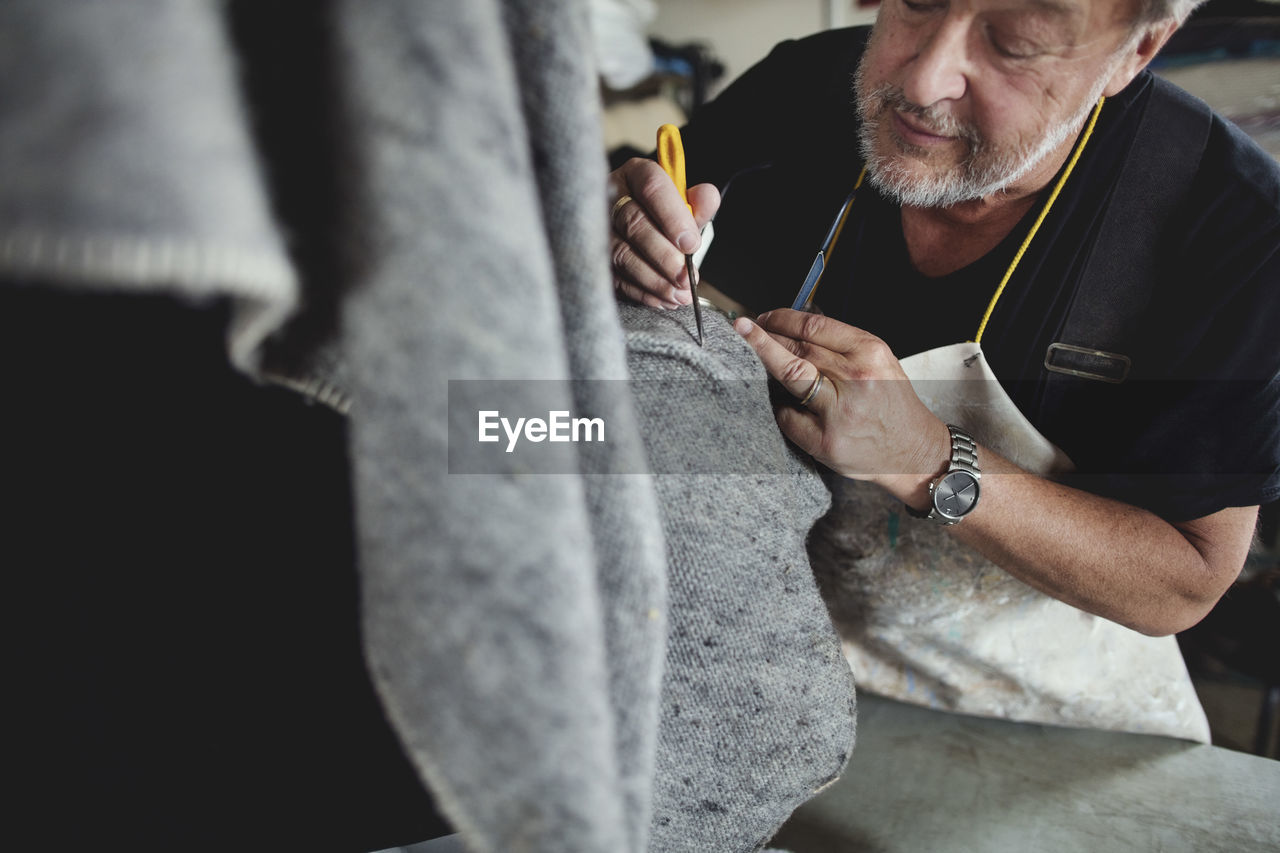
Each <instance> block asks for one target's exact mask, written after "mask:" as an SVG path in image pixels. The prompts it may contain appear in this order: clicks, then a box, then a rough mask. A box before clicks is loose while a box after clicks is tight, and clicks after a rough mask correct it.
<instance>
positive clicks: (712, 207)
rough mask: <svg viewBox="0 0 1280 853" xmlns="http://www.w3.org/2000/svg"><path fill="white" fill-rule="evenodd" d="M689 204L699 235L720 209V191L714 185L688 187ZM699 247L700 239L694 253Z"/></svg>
mask: <svg viewBox="0 0 1280 853" xmlns="http://www.w3.org/2000/svg"><path fill="white" fill-rule="evenodd" d="M689 204H691V205H693V219H694V222H695V223H696V224H697V226H698V232H699V234H701V232H702V229H704V228H706V227H707V223H708V222H710V221H711V220H712V219H714V218H715V215H716V211H718V210H719V209H720V190H718V189H717V188H716V186H715V185H714V184H698V185H696V186H692V187H689ZM701 245H702V243H701V238H699V243H698V246H697V247H695V248H694V251H695V252H696V251H698V249H699V248H701Z"/></svg>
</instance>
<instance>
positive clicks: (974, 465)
mask: <svg viewBox="0 0 1280 853" xmlns="http://www.w3.org/2000/svg"><path fill="white" fill-rule="evenodd" d="M947 432H949V433H950V434H951V458H950V460H949V461H948V464H947V468H946V470H945V471H943V472H942V473H941V474H939V475H938V476H937V477H936V478H934V480H933V481H932V482H931V483H929V510H928V511H927V512H921V511H919V510H917V509H913V508H912V507H911V506H910V505H906V504H904V506H906V509H907V512H908V514H910V515H912V516H914V517H916V518H925V519H928V520H929V521H934V522H937V523H938V524H943V525H952V524H959V523H960V522H961V521H963V520H964V518H965V516H967V515H968V514H969V513H970V512H972V511H973V507H974V506H976V505H977V497H976V496H975V497H974V499H973V502H972V503H971V504H970V505H969V506H968V508H967V509H966V510H965V511H964V514H963V515H961V516H959V517H958V518H952V517H949V516H946V515H943V514H942V513H940V512H938V507H937V504H936V502H935V498H934V492H935V490H936V489H937V488H938V484H939V483H941V482H942V481H943V480H945V479H946V478H947V475H949V474H952V473H954V472H956V471H963V472H965V473H966V474H969V475H971V476H972V477H973V479H974V481H975V484H976V481H978V480H980V479H981V478H982V472H981V470H980V469H979V468H978V444H977V442H975V441H974V440H973V437H972V436H970V435H969V434H968V433H967V432H965V431H964V430H962V429H960V427H958V426H956V425H954V424H947Z"/></svg>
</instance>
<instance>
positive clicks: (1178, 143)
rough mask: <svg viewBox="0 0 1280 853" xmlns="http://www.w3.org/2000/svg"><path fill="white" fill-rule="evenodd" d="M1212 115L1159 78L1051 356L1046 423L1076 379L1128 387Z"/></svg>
mask: <svg viewBox="0 0 1280 853" xmlns="http://www.w3.org/2000/svg"><path fill="white" fill-rule="evenodd" d="M1212 121H1213V112H1212V111H1211V110H1210V109H1209V106H1208V105H1207V104H1205V103H1204V102H1203V101H1201V100H1200V99H1199V98H1196V97H1194V96H1192V95H1190V94H1188V93H1186V92H1184V91H1182V90H1181V89H1179V88H1177V87H1176V86H1174V85H1172V84H1171V83H1168V82H1167V81H1165V80H1163V79H1161V78H1160V77H1155V76H1153V77H1152V91H1151V95H1150V97H1149V98H1148V100H1147V105H1146V109H1145V110H1144V112H1143V115H1142V118H1141V119H1140V121H1139V124H1138V130H1137V132H1136V134H1135V135H1134V139H1133V143H1132V144H1131V146H1130V148H1129V155H1128V156H1127V162H1126V163H1125V165H1124V166H1123V168H1122V171H1121V174H1120V178H1119V180H1118V181H1117V182H1116V187H1115V191H1114V192H1113V194H1112V196H1111V198H1112V201H1111V204H1110V206H1109V207H1108V209H1107V212H1106V214H1105V215H1104V217H1103V221H1102V230H1101V233H1100V234H1099V236H1098V239H1097V240H1096V241H1095V243H1094V246H1093V250H1092V252H1091V253H1090V255H1089V259H1088V260H1087V261H1086V263H1085V268H1084V272H1083V274H1082V275H1081V277H1080V281H1079V283H1078V284H1077V285H1076V292H1075V294H1074V296H1073V297H1072V301H1071V306H1070V307H1069V308H1068V309H1067V316H1066V318H1065V319H1064V321H1063V325H1062V330H1061V332H1060V333H1059V336H1058V339H1057V340H1056V341H1055V342H1054V343H1053V344H1051V345H1050V346H1049V349H1048V351H1047V352H1046V353H1045V361H1044V365H1045V368H1046V370H1047V378H1046V382H1045V387H1044V392H1043V396H1042V398H1041V403H1040V420H1039V422H1041V423H1043V422H1044V420H1043V419H1044V418H1045V417H1047V416H1052V414H1053V413H1054V412H1056V411H1058V410H1059V407H1060V406H1061V405H1062V402H1063V395H1064V393H1065V392H1066V391H1067V389H1068V388H1069V387H1070V386H1071V384H1072V382H1073V381H1079V380H1078V379H1075V380H1073V379H1072V377H1084V378H1087V379H1096V380H1101V381H1104V382H1115V383H1118V382H1123V381H1124V380H1125V379H1126V378H1127V377H1128V373H1129V366H1130V360H1129V357H1128V356H1127V355H1125V354H1124V353H1125V351H1126V349H1128V348H1129V345H1130V343H1131V342H1132V341H1133V340H1134V338H1135V335H1134V330H1135V327H1136V325H1137V322H1138V320H1139V318H1140V317H1141V315H1142V313H1143V312H1144V311H1145V310H1146V308H1147V306H1148V304H1149V303H1150V301H1151V293H1152V291H1153V290H1154V288H1155V286H1156V281H1157V279H1158V278H1160V277H1161V276H1162V275H1163V274H1164V271H1165V270H1166V269H1167V267H1166V266H1165V265H1164V264H1162V263H1161V262H1160V253H1161V250H1162V248H1165V246H1166V245H1167V244H1165V243H1164V242H1163V240H1164V239H1166V238H1167V236H1168V226H1169V223H1170V222H1171V221H1172V219H1173V217H1174V215H1175V213H1176V212H1177V211H1178V210H1179V208H1181V207H1182V205H1183V203H1184V202H1185V200H1186V198H1187V195H1188V192H1189V190H1190V187H1191V182H1192V180H1193V179H1194V177H1195V174H1196V171H1197V169H1198V168H1199V165H1200V160H1201V157H1202V156H1203V154H1204V149H1205V143H1206V141H1207V140H1208V136H1209V128H1210V126H1211V124H1212Z"/></svg>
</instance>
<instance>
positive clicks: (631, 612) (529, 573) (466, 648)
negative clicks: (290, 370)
mask: <svg viewBox="0 0 1280 853" xmlns="http://www.w3.org/2000/svg"><path fill="white" fill-rule="evenodd" d="M543 5H546V4H537V3H532V2H515V0H513V2H507V3H498V2H493V0H489V1H488V2H475V0H466V2H462V0H456V2H446V3H429V4H423V3H420V2H417V0H388V2H381V3H377V4H370V3H368V2H364V1H363V0H361V2H355V0H350V2H341V3H338V4H337V7H336V8H337V14H338V17H337V21H336V27H335V30H336V32H337V33H338V34H339V49H340V51H341V56H342V58H343V60H344V62H345V65H346V67H347V68H349V75H348V76H347V77H346V80H345V82H346V86H347V89H346V92H345V97H344V102H345V104H346V105H347V106H348V108H349V110H350V113H349V116H348V120H349V124H348V125H347V129H348V134H349V135H348V150H349V152H350V157H351V158H352V165H353V167H354V168H355V169H356V170H357V171H358V173H359V174H360V175H361V176H362V178H363V181H362V184H361V186H360V188H359V189H360V192H359V194H358V195H356V197H355V198H353V199H351V208H350V210H349V215H350V222H351V227H352V233H351V234H350V235H349V236H350V239H351V240H353V241H354V245H355V246H358V247H363V252H364V258H365V263H363V264H357V268H359V269H361V270H362V272H363V274H362V275H361V277H360V280H359V281H357V282H353V284H354V287H353V288H352V290H351V294H350V297H349V299H348V300H347V303H346V305H345V306H344V311H343V326H342V331H343V335H344V340H343V344H344V347H345V351H346V355H347V357H348V361H349V369H350V371H351V374H352V380H351V382H352V395H353V408H352V438H353V442H352V447H353V461H354V468H355V470H354V476H355V491H356V498H357V517H358V519H359V533H360V545H361V551H360V557H361V563H362V574H363V579H364V584H363V594H364V608H365V626H366V637H367V643H368V650H369V656H370V660H371V663H372V667H373V675H374V678H375V682H376V683H377V685H378V686H379V688H380V689H381V692H382V696H383V698H384V701H385V702H386V705H387V708H388V711H389V713H390V715H391V717H392V719H393V720H394V721H395V722H396V723H397V724H399V727H400V731H401V734H402V736H403V738H404V741H405V745H406V747H407V749H408V751H409V754H410V756H411V757H412V758H413V759H414V761H415V762H416V763H417V765H418V766H419V768H420V769H421V770H422V772H423V773H424V775H425V777H426V779H427V781H428V782H429V783H430V785H431V787H432V789H433V791H435V792H436V793H437V795H438V797H439V799H440V803H441V806H442V809H443V811H444V812H445V814H446V815H447V816H448V817H449V818H450V819H451V820H452V821H454V823H455V824H456V825H457V827H458V829H459V830H460V831H461V833H462V835H463V837H464V839H465V840H466V842H467V844H468V846H469V847H471V848H472V849H474V850H477V851H495V852H496V851H502V853H506V851H526V850H528V851H535V850H536V851H542V850H546V851H552V850H555V851H583V853H588V851H600V850H611V851H612V850H618V851H627V850H639V849H643V847H644V838H643V835H644V832H645V830H646V829H647V827H648V812H647V802H648V799H649V797H648V793H647V781H648V779H649V777H650V773H649V772H648V771H649V761H650V760H651V759H650V758H649V755H650V754H651V744H652V737H653V730H654V725H655V723H656V719H657V717H656V707H657V699H658V691H657V687H658V683H659V682H658V672H659V670H658V667H659V666H660V664H661V648H662V642H663V637H664V623H663V621H662V619H661V614H662V613H663V612H664V611H665V598H664V593H665V588H664V577H663V566H662V562H661V558H662V552H661V538H660V531H659V528H658V523H657V506H656V503H655V502H654V498H653V495H652V492H651V491H649V490H648V488H647V484H646V483H644V482H643V481H642V482H638V483H637V482H632V481H630V480H628V479H626V478H613V477H611V478H600V479H599V480H598V482H590V480H591V479H592V478H586V479H584V478H579V477H574V476H554V477H529V476H522V475H520V474H519V473H518V472H517V471H515V470H513V471H511V472H509V473H508V474H506V475H501V476H484V477H481V476H450V475H449V474H448V468H447V458H446V457H447V431H446V429H445V427H446V422H447V418H448V408H447V402H448V388H447V380H450V379H455V380H458V379H493V378H500V379H530V380H536V379H568V378H581V379H587V378H617V377H621V376H623V375H624V370H625V361H624V351H623V348H622V341H621V332H620V329H619V326H618V322H617V318H616V315H614V314H611V313H610V312H607V311H606V310H605V309H606V307H608V306H609V302H608V300H609V298H610V290H609V279H608V269H607V266H606V258H607V252H606V245H607V244H606V230H605V229H606V223H607V210H606V208H605V203H606V202H605V199H606V191H605V170H604V168H603V163H602V159H601V155H600V153H599V151H600V149H601V143H600V138H599V131H598V127H599V118H598V115H597V113H596V110H598V106H597V99H596V98H595V97H594V96H593V95H591V93H592V92H593V90H592V89H591V86H592V85H593V77H592V70H591V66H590V64H589V56H590V49H589V46H588V44H587V42H586V39H587V38H588V27H587V25H586V19H585V7H583V6H582V5H581V4H579V3H564V4H555V5H554V7H548V8H545V9H544V8H540V6H543ZM610 311H611V309H610ZM619 384H621V383H619ZM546 387H547V384H545V383H530V384H529V392H528V393H529V395H530V399H529V401H528V402H529V403H530V405H531V406H541V407H543V408H542V410H543V411H546V410H548V409H566V410H571V409H573V408H574V405H575V401H574V400H573V399H570V398H569V394H570V392H568V391H565V392H563V397H564V398H563V399H551V400H548V399H545V398H546V396H548V395H549V394H550V392H548V391H546ZM605 402H606V403H608V404H609V405H610V409H609V412H608V420H609V424H610V430H611V435H612V436H613V437H615V438H617V437H623V436H628V435H630V436H631V440H629V441H627V440H623V441H618V442H614V443H611V447H613V448H614V450H613V452H616V453H637V454H638V453H640V452H641V445H640V443H639V441H638V434H637V433H636V428H635V420H634V416H633V415H632V413H631V411H630V410H629V401H628V400H627V399H626V398H625V397H618V398H615V399H612V400H609V401H605ZM597 452H604V451H597ZM591 464H594V463H593V462H592V460H590V459H587V460H585V461H584V470H588V471H589V470H591V468H590V467H586V466H589V465H591ZM636 464H640V463H639V462H637V463H636ZM605 524H607V525H610V526H609V527H608V528H607V529H605V528H603V527H602V525H605ZM617 530H627V531H628V533H627V539H626V540H622V539H618V540H614V541H612V542H610V541H607V540H606V539H605V536H604V534H606V533H608V534H610V535H611V534H612V533H613V532H614V531H617ZM624 548H625V550H623V549H624ZM655 613H656V614H657V618H652V614H655Z"/></svg>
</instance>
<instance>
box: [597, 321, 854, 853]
mask: <svg viewBox="0 0 1280 853" xmlns="http://www.w3.org/2000/svg"><path fill="white" fill-rule="evenodd" d="M620 310H621V313H622V318H623V326H624V328H625V329H626V330H627V342H628V348H629V354H628V358H629V363H630V365H631V372H632V376H633V378H634V379H635V380H636V381H635V382H633V383H632V384H633V386H634V388H635V389H636V390H635V394H636V399H637V406H638V408H639V410H640V416H641V421H642V424H643V426H644V429H643V433H644V436H645V441H646V444H647V446H648V447H649V452H650V454H651V457H659V456H660V457H662V459H663V460H664V461H666V462H667V463H674V464H664V465H663V466H662V470H664V471H684V470H687V471H694V470H697V471H707V472H709V473H663V474H658V475H656V476H655V477H654V478H653V479H654V483H655V486H656V488H657V492H658V498H659V501H660V503H661V505H662V507H663V516H662V517H663V525H664V530H665V534H666V539H667V554H668V572H669V581H668V583H669V586H670V600H671V604H670V613H669V616H668V626H669V628H668V638H667V667H666V672H665V674H664V678H663V694H662V717H661V722H660V724H659V736H658V755H657V772H656V775H655V782H654V786H655V787H654V825H653V830H652V835H651V840H650V849H651V850H653V851H655V853H656V851H664V853H706V851H716V853H752V851H757V850H760V849H761V848H762V847H763V846H764V845H765V844H767V843H768V841H769V839H770V838H772V837H773V835H774V834H775V833H776V832H777V830H778V829H779V827H780V826H781V825H782V823H783V822H784V821H785V820H786V819H787V818H788V817H789V816H790V815H791V812H792V811H793V810H794V809H795V808H796V807H797V806H799V805H800V804H802V803H804V802H805V801H807V800H808V799H809V798H810V797H812V796H813V795H814V794H815V793H816V792H817V791H818V790H819V789H821V788H822V787H824V786H826V785H827V784H829V783H830V782H832V781H833V780H834V779H836V778H838V777H839V775H840V774H841V773H842V772H843V770H844V768H845V766H846V763H847V762H848V760H849V756H850V754H851V753H852V750H853V746H854V739H855V732H856V713H855V712H856V701H855V694H854V690H853V680H852V675H851V673H850V671H849V667H848V665H847V664H846V663H845V661H844V656H843V655H842V654H841V648H840V641H839V638H838V636H837V635H836V632H835V628H834V627H833V625H832V623H831V619H830V617H829V616H828V613H827V610H826V607H825V605H824V604H823V601H822V598H821V596H820V595H819V592H818V588H817V583H816V581H815V579H814V577H813V574H812V572H811V570H810V566H809V561H808V557H807V555H806V553H805V548H804V543H805V538H806V536H807V534H808V531H809V529H810V528H811V527H812V525H813V523H814V521H815V520H816V519H817V518H819V517H820V516H821V515H822V514H823V513H824V512H825V511H826V510H827V508H828V506H829V505H830V500H831V496H830V493H829V492H828V491H827V489H826V487H825V485H824V484H823V481H822V478H821V477H820V476H819V474H818V473H817V471H816V470H815V469H814V467H813V463H812V462H811V461H810V460H808V458H807V457H805V456H804V455H803V454H801V453H800V452H799V451H797V450H796V449H795V448H794V447H793V446H792V445H790V444H788V443H787V442H786V441H785V440H784V439H783V437H782V434H781V433H780V432H779V430H778V428H777V425H776V423H775V421H774V417H773V411H772V408H771V405H770V401H769V396H768V391H767V386H766V375H765V373H764V369H763V367H762V366H761V365H760V362H759V360H758V359H757V358H756V356H755V353H754V352H753V351H752V350H751V348H750V347H748V346H747V344H746V343H745V342H744V341H743V340H742V339H741V337H739V335H738V334H737V332H735V331H733V329H732V328H731V327H730V326H729V324H728V323H727V322H726V321H725V319H724V318H723V317H722V316H721V315H719V314H717V313H715V312H704V313H705V314H706V317H705V318H704V319H705V320H706V323H705V332H706V340H705V344H706V345H705V347H699V346H698V345H697V343H696V341H695V339H694V328H693V326H694V324H693V314H692V310H691V309H684V310H681V311H671V312H656V311H652V310H650V309H647V308H643V307H639V306H632V305H624V306H621V308H620ZM744 380H745V381H744ZM703 439H709V440H707V441H704V440H703ZM695 455H696V457H698V458H694V457H695ZM708 455H711V456H713V457H715V458H712V459H707V458H706V456H708ZM709 462H710V463H711V464H708V463H709ZM654 465H655V468H656V467H657V465H658V463H656V462H655V463H654Z"/></svg>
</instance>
